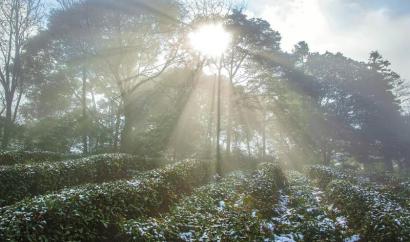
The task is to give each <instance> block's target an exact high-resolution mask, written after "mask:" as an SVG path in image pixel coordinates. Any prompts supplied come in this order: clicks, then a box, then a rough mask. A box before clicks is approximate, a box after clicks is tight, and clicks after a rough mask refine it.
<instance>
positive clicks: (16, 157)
mask: <svg viewBox="0 0 410 242" xmlns="http://www.w3.org/2000/svg"><path fill="white" fill-rule="evenodd" d="M71 156H73V155H71ZM64 158H70V156H68V155H64V154H61V153H56V152H50V151H22V150H18V151H2V152H0V166H6V165H15V164H27V163H37V162H45V161H58V160H62V159H64Z"/></svg>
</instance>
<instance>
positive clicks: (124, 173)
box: [0, 154, 158, 206]
mask: <svg viewBox="0 0 410 242" xmlns="http://www.w3.org/2000/svg"><path fill="white" fill-rule="evenodd" d="M156 167H158V162H154V161H146V160H143V159H139V158H138V157H135V156H132V155H127V154H102V155H94V156H90V157H86V158H81V159H76V160H66V161H60V162H52V163H47V162H46V163H36V164H29V165H14V166H7V167H3V168H2V169H0V184H1V186H0V206H4V205H9V204H12V203H13V202H16V201H19V200H21V199H23V198H24V197H27V196H34V195H39V194H44V193H46V192H49V191H55V190H58V189H62V188H64V187H69V186H73V185H79V184H84V183H98V182H103V181H110V180H115V179H119V178H129V177H131V174H132V173H131V172H132V171H133V170H148V169H153V168H156Z"/></svg>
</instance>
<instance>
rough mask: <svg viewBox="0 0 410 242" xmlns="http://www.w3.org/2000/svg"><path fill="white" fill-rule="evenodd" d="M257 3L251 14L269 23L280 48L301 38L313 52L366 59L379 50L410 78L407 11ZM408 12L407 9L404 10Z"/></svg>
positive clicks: (336, 1)
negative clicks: (279, 40) (279, 35)
mask: <svg viewBox="0 0 410 242" xmlns="http://www.w3.org/2000/svg"><path fill="white" fill-rule="evenodd" d="M392 2H394V3H395V4H394V5H387V4H382V3H383V2H380V1H374V2H372V1H355V0H286V1H285V0H276V1H269V0H256V1H250V3H249V8H250V11H252V12H254V13H255V16H258V17H262V18H264V19H266V20H268V21H269V22H270V24H271V25H272V28H273V29H276V30H278V31H279V32H280V33H281V35H282V38H283V39H282V48H283V49H285V50H287V51H290V50H292V48H293V45H294V44H295V43H297V42H298V41H300V40H305V41H307V42H308V43H309V46H310V48H311V50H312V51H318V52H324V51H326V50H328V51H332V52H338V51H339V52H342V53H343V54H345V55H346V56H348V57H351V58H354V59H357V60H361V61H366V60H367V58H368V55H369V52H370V51H372V50H378V51H379V52H380V53H381V54H382V55H383V56H384V57H385V58H387V59H388V60H390V62H392V68H393V69H394V70H396V71H397V72H398V73H400V74H401V75H402V76H403V77H404V78H406V79H407V80H410V68H409V67H410V57H409V54H408V53H410V41H409V39H408V38H409V36H410V8H408V7H409V6H408V4H407V3H405V2H403V5H400V1H399V0H396V1H392ZM406 9H408V10H409V11H405V10H406Z"/></svg>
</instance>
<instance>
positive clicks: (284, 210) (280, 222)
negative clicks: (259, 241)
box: [272, 171, 347, 241]
mask: <svg viewBox="0 0 410 242" xmlns="http://www.w3.org/2000/svg"><path fill="white" fill-rule="evenodd" d="M287 177H288V181H289V186H288V189H287V192H286V194H282V196H281V198H280V202H279V204H278V205H277V206H276V207H275V208H274V216H273V218H272V225H273V227H274V228H275V233H276V234H282V235H287V236H286V237H291V238H293V239H297V240H303V241H341V240H342V239H343V238H345V237H347V231H346V225H345V224H343V223H341V222H340V220H343V218H342V217H340V216H339V215H338V214H334V213H333V211H329V209H328V208H327V206H323V203H321V201H322V191H320V190H319V189H317V188H315V187H313V186H312V185H311V184H310V181H309V180H308V179H307V178H306V177H305V176H303V175H302V174H301V173H299V172H295V171H291V172H289V173H288V176H287Z"/></svg>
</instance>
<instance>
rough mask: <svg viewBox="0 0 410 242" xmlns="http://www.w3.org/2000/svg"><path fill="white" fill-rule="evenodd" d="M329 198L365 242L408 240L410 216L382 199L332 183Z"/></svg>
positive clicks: (354, 187)
mask: <svg viewBox="0 0 410 242" xmlns="http://www.w3.org/2000/svg"><path fill="white" fill-rule="evenodd" d="M327 192H328V196H329V198H330V199H331V200H332V201H333V202H334V203H335V205H336V206H337V207H338V208H340V209H341V210H342V211H343V212H344V213H345V214H346V215H347V216H348V219H349V221H351V223H352V224H353V225H354V226H355V228H356V229H357V230H358V231H359V232H360V234H361V236H362V238H363V239H364V240H366V241H408V240H410V213H409V211H408V210H406V209H404V208H402V207H401V206H400V205H399V204H397V203H395V202H394V201H392V200H391V199H389V198H388V197H386V196H385V195H383V194H381V193H379V192H377V191H375V190H373V189H371V188H369V187H361V186H358V185H354V184H352V183H350V182H348V181H341V180H335V181H332V182H331V183H330V184H329V185H328V187H327Z"/></svg>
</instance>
